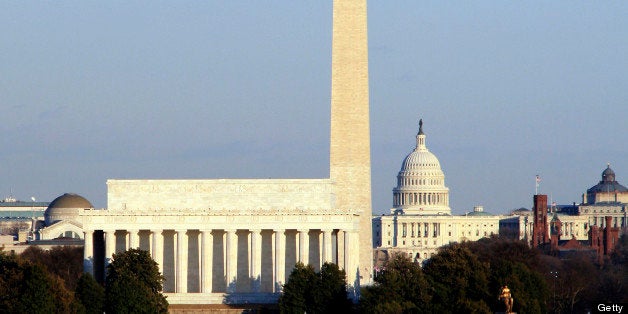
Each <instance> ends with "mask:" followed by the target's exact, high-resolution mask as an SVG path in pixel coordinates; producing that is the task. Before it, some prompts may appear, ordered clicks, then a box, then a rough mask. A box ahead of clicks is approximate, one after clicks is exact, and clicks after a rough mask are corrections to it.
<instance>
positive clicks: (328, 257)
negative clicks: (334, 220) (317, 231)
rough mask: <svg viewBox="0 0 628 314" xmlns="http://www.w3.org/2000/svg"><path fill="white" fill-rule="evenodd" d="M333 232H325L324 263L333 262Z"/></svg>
mask: <svg viewBox="0 0 628 314" xmlns="http://www.w3.org/2000/svg"><path fill="white" fill-rule="evenodd" d="M332 231H333V230H331V229H326V230H323V263H326V262H329V263H331V262H332V255H331V233H332Z"/></svg>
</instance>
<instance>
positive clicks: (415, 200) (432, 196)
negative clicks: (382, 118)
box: [373, 120, 500, 265]
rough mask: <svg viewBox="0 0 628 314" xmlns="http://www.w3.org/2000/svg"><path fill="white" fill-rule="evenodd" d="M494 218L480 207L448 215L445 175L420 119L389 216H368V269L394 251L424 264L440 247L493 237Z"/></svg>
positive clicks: (496, 228)
mask: <svg viewBox="0 0 628 314" xmlns="http://www.w3.org/2000/svg"><path fill="white" fill-rule="evenodd" d="M499 220H500V216H496V215H493V214H490V213H488V212H485V211H484V209H483V207H482V206H475V207H474V210H473V211H472V212H470V213H467V214H465V215H452V214H451V208H450V207H449V188H447V186H446V185H445V174H444V172H443V170H442V169H441V165H440V162H439V161H438V158H437V157H436V155H434V154H433V153H432V152H430V151H429V150H428V148H427V146H426V135H425V132H424V131H423V120H420V121H419V132H418V134H417V135H416V146H415V147H414V149H413V150H412V151H411V152H410V154H408V155H407V156H406V157H405V158H404V160H403V162H402V163H401V169H400V170H399V173H398V174H397V186H396V187H395V188H394V189H393V207H392V208H391V209H390V215H381V216H378V217H374V218H373V247H374V248H375V261H374V265H381V264H382V263H383V262H384V261H385V260H386V259H387V258H388V257H389V256H390V255H391V254H398V253H403V254H407V255H408V256H409V257H411V258H412V259H413V260H415V261H417V262H422V261H425V260H426V259H428V258H430V257H431V256H432V255H433V254H435V253H436V251H437V250H438V248H439V247H441V246H443V245H446V244H449V243H452V242H461V241H475V240H479V239H481V238H483V237H488V236H491V235H493V234H498V233H499Z"/></svg>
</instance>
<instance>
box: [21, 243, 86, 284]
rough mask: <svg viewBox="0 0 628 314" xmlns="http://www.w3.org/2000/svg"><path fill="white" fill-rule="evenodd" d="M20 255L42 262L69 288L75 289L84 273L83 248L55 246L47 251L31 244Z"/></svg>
mask: <svg viewBox="0 0 628 314" xmlns="http://www.w3.org/2000/svg"><path fill="white" fill-rule="evenodd" d="M20 257H21V258H23V259H26V260H29V261H31V262H33V263H35V264H40V265H42V266H43V267H45V268H46V270H47V271H48V272H49V273H52V274H54V275H56V276H58V277H59V278H61V279H62V280H63V282H64V285H65V287H66V289H67V290H70V291H74V289H76V283H77V281H78V279H79V278H80V277H81V274H83V248H81V247H71V246H55V247H53V248H52V249H50V250H48V251H45V250H42V249H41V248H39V247H38V246H34V245H32V246H29V247H28V248H27V249H26V250H24V252H22V254H20Z"/></svg>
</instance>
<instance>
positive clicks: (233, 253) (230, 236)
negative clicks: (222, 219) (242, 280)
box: [225, 229, 238, 293]
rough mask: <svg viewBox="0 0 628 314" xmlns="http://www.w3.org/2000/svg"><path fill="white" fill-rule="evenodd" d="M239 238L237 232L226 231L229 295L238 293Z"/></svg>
mask: <svg viewBox="0 0 628 314" xmlns="http://www.w3.org/2000/svg"><path fill="white" fill-rule="evenodd" d="M237 248H238V238H237V234H236V230H234V229H230V230H225V277H226V280H227V293H233V292H236V279H237V275H238V265H237V263H238V250H237Z"/></svg>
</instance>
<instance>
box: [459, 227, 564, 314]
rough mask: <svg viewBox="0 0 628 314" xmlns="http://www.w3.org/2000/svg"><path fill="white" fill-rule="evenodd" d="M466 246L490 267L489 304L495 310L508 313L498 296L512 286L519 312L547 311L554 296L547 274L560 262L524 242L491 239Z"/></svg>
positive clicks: (515, 307)
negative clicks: (552, 295) (546, 277)
mask: <svg viewBox="0 0 628 314" xmlns="http://www.w3.org/2000/svg"><path fill="white" fill-rule="evenodd" d="M462 245H463V246H466V247H468V248H469V249H470V250H471V252H473V253H474V254H475V255H476V256H477V257H478V260H479V261H480V262H482V263H485V264H487V265H489V268H490V272H489V277H488V280H489V283H488V292H489V295H488V296H487V299H486V303H487V304H489V305H491V307H492V308H493V310H494V311H503V310H504V305H503V303H502V302H501V301H498V300H497V299H496V296H497V295H498V294H499V292H500V290H501V287H502V286H504V285H508V287H509V288H510V290H511V291H512V292H513V297H514V299H515V302H514V307H513V310H514V311H515V312H521V313H523V312H528V313H546V312H547V308H546V302H547V301H549V298H550V297H551V293H550V290H549V288H548V285H547V281H546V279H545V278H544V276H543V274H548V273H549V269H550V268H552V266H551V264H552V263H559V261H558V260H557V259H555V258H553V257H550V256H544V255H540V254H539V252H538V250H536V249H534V248H531V247H530V246H529V245H528V244H527V243H525V242H524V241H520V240H512V239H503V238H499V237H491V238H486V239H481V240H479V241H476V242H464V243H462ZM556 267H559V266H556Z"/></svg>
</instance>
